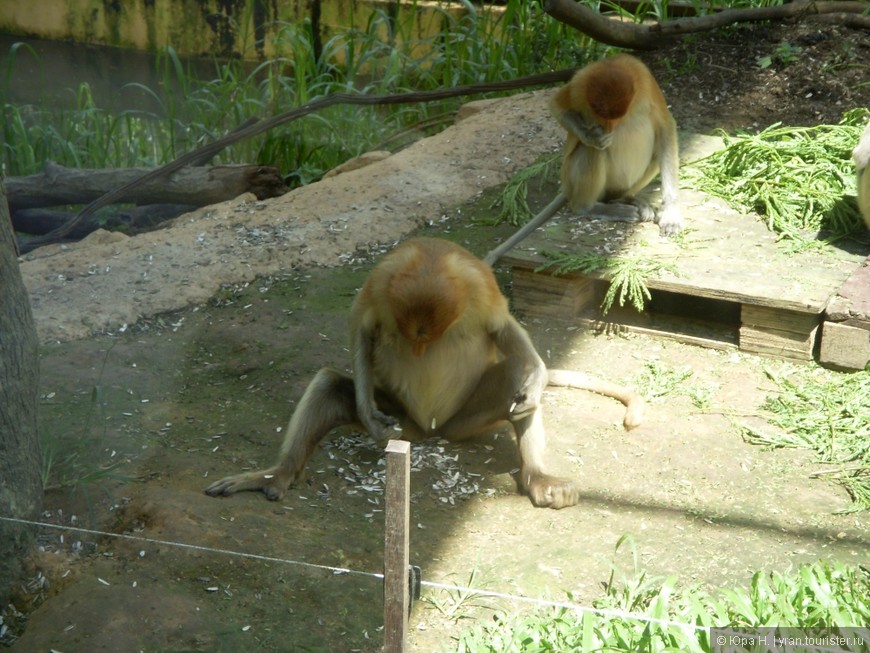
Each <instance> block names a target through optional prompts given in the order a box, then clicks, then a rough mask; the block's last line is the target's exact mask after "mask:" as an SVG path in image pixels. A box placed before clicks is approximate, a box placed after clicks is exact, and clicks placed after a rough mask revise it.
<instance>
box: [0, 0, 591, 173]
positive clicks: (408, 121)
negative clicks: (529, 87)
mask: <svg viewBox="0 0 870 653" xmlns="http://www.w3.org/2000/svg"><path fill="white" fill-rule="evenodd" d="M466 9H467V11H466V13H465V14H464V15H463V16H462V17H461V18H456V17H454V16H452V15H451V14H449V13H447V12H446V11H445V12H443V17H442V23H443V26H444V27H443V31H442V32H441V33H439V34H437V35H435V36H433V37H432V38H431V39H430V40H429V41H428V42H427V43H424V44H423V45H425V46H426V47H425V48H423V49H422V50H421V49H419V48H417V47H416V46H417V45H419V43H413V42H412V38H411V35H410V33H408V34H403V33H401V30H402V29H408V28H409V25H407V26H405V27H403V25H402V24H399V25H398V26H397V27H396V30H399V31H398V33H396V31H393V35H394V36H393V38H389V37H386V36H384V35H385V34H389V33H390V30H389V29H386V28H385V25H386V24H387V22H388V20H389V19H388V16H387V15H386V13H385V12H382V11H379V12H375V13H373V14H372V15H371V16H370V18H369V20H368V21H367V22H366V23H365V24H364V25H360V26H352V27H351V28H350V29H348V30H347V31H346V32H345V33H344V34H342V35H340V36H336V37H335V38H332V39H330V40H328V41H327V42H326V43H324V44H323V47H322V51H321V52H319V53H318V52H316V51H315V47H314V43H313V39H312V37H311V30H310V26H309V25H307V24H301V25H284V26H283V27H282V29H281V30H280V31H279V34H278V36H277V40H278V44H277V47H278V50H279V51H281V52H284V53H287V54H286V56H284V57H279V58H276V59H273V60H270V61H266V62H264V63H262V64H260V65H258V66H256V67H253V68H252V67H251V66H250V64H245V63H243V62H241V61H238V60H231V61H215V63H214V75H213V77H212V78H211V79H199V78H196V77H194V76H193V74H192V73H191V72H190V67H189V66H188V64H187V63H186V62H185V61H183V60H182V59H181V58H180V57H179V56H178V55H177V53H176V52H175V51H174V50H172V49H171V48H168V49H166V50H165V51H164V52H162V53H161V54H160V56H159V57H158V58H157V62H156V64H155V65H156V67H157V70H158V73H159V76H160V78H161V80H162V81H161V83H160V84H159V87H158V88H147V87H143V86H141V85H136V84H133V85H131V87H133V88H135V90H137V91H139V92H144V93H145V94H146V95H148V96H150V97H151V98H152V99H153V100H155V102H156V105H157V106H158V107H159V110H157V111H155V112H153V113H149V112H142V111H125V112H123V113H121V114H113V113H111V112H110V111H107V110H106V109H104V108H103V107H101V106H99V105H98V103H97V102H96V101H95V100H94V98H93V96H92V94H91V91H90V88H88V87H87V85H81V86H80V87H78V88H73V89H69V92H70V93H71V94H73V95H74V100H75V101H74V103H73V108H71V109H66V110H60V109H57V108H56V107H55V106H53V105H50V104H49V103H47V102H46V103H41V104H36V105H12V104H9V103H5V102H4V103H2V104H0V108H2V113H3V126H2V131H0V172H2V173H3V174H5V175H9V176H17V175H26V174H33V173H35V172H38V171H39V170H40V169H41V167H42V165H43V163H44V162H45V161H46V160H48V159H51V160H53V161H56V162H58V163H60V164H62V165H67V166H73V167H93V168H106V167H127V166H134V165H148V166H150V165H159V164H163V163H166V162H168V161H171V160H173V159H175V158H177V157H178V156H180V155H181V154H183V153H185V152H188V151H191V150H193V149H194V148H196V147H197V146H199V145H202V144H204V143H206V142H210V141H213V140H215V139H216V138H217V137H218V136H220V135H222V134H225V133H226V132H228V131H230V130H232V129H233V128H235V127H236V126H238V125H239V124H241V123H243V122H245V121H246V120H248V119H249V118H251V117H255V116H256V117H261V118H262V117H268V116H271V115H275V114H278V113H282V112H284V111H286V110H288V109H291V108H293V107H298V106H302V105H304V104H306V103H308V102H310V101H312V100H315V99H318V98H322V97H324V96H327V95H330V94H334V93H360V94H366V95H374V94H389V93H402V92H408V91H417V90H430V89H435V88H444V87H452V86H456V85H461V84H472V83H481V82H487V81H498V80H505V79H512V78H515V77H520V76H523V75H529V74H533V73H536V72H543V71H548V70H554V69H559V68H571V67H574V66H578V65H582V64H583V63H585V62H586V61H589V60H590V59H593V58H597V57H599V56H600V55H601V53H602V52H604V51H605V49H604V48H602V47H600V46H597V45H595V44H594V43H593V42H591V41H590V40H589V39H587V38H585V37H582V36H580V35H579V34H578V33H577V32H575V31H573V30H570V29H569V28H567V27H565V26H563V25H561V24H559V23H558V22H556V21H554V20H552V19H551V18H549V17H548V16H546V15H545V14H543V12H542V11H541V9H540V6H539V5H538V4H537V3H536V2H522V1H520V0H510V2H508V4H507V6H506V7H505V10H504V11H503V12H488V11H481V10H479V9H478V8H476V7H475V5H472V4H471V3H466ZM24 47H25V46H22V45H20V44H18V45H16V46H14V47H13V48H12V50H11V51H10V53H9V57H8V59H7V62H8V65H7V69H6V70H5V73H3V76H2V77H0V96H5V95H6V93H4V90H5V88H6V87H7V86H8V84H9V80H10V78H11V73H12V71H13V70H14V66H15V62H16V59H17V58H18V57H19V56H21V54H22V52H21V51H22V48H24ZM421 51H422V52H425V54H419V52H421ZM32 54H33V53H32V52H31V55H32ZM33 56H35V55H33ZM337 61H345V62H346V63H345V64H343V65H342V66H338V65H337V64H336V62H337ZM462 101H465V99H459V98H457V99H454V100H448V101H444V102H439V103H430V104H414V105H403V106H389V107H375V108H370V107H365V108H362V107H357V106H337V107H331V108H330V109H327V110H325V111H323V112H320V113H317V114H312V115H309V116H306V117H305V118H303V119H300V120H298V121H295V122H293V123H289V124H287V125H284V126H281V127H278V128H276V129H273V130H271V131H270V132H268V133H266V134H264V135H262V136H260V137H258V138H253V139H250V140H247V141H244V142H241V143H238V144H237V145H234V146H232V147H230V148H228V149H227V150H225V151H223V152H222V153H221V154H220V155H219V156H218V157H217V158H216V160H215V162H216V163H228V162H234V163H257V164H266V165H274V166H277V167H278V168H279V169H280V170H281V172H282V174H284V175H285V176H286V177H287V178H288V180H289V181H290V183H291V184H303V183H307V182H309V181H312V180H315V179H317V178H319V176H320V175H321V174H322V173H323V172H324V171H325V170H328V169H329V168H332V167H334V166H335V165H337V164H338V163H341V162H342V161H345V160H347V159H348V158H350V157H353V156H355V155H357V154H359V153H360V152H363V151H366V150H369V149H373V148H377V147H379V146H380V144H381V143H384V142H389V143H391V146H393V147H395V146H396V144H395V141H394V137H395V136H396V135H397V134H408V133H409V132H412V133H414V134H416V136H417V137H419V136H420V135H425V134H428V133H431V132H432V130H433V129H438V128H441V127H442V126H443V125H444V124H445V122H446V120H449V119H450V117H451V112H452V111H454V110H455V109H456V108H457V107H458V106H459V104H460V103H461V102H462Z"/></svg>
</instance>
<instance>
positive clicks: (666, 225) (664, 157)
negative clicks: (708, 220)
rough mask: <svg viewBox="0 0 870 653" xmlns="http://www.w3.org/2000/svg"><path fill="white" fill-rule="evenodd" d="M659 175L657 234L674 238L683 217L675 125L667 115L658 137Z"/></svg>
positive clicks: (681, 225) (681, 226) (679, 228)
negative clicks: (659, 191) (659, 200)
mask: <svg viewBox="0 0 870 653" xmlns="http://www.w3.org/2000/svg"><path fill="white" fill-rule="evenodd" d="M658 141H659V142H658V149H659V151H658V157H659V175H660V176H661V180H662V207H661V209H659V213H658V220H657V222H658V225H659V232H660V233H661V235H662V236H674V235H676V234H678V233H679V232H680V230H681V229H682V228H683V215H682V212H681V211H680V205H679V199H678V195H679V186H680V181H679V172H678V171H679V168H680V154H679V144H678V142H677V124H676V123H675V122H674V119H673V118H672V117H671V116H670V114H667V116H666V119H664V124H663V126H662V127H660V133H659V136H658Z"/></svg>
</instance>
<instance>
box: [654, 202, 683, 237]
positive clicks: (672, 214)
mask: <svg viewBox="0 0 870 653" xmlns="http://www.w3.org/2000/svg"><path fill="white" fill-rule="evenodd" d="M656 221H657V222H658V225H659V233H660V234H661V235H662V236H664V237H666V238H670V237H671V236H676V235H677V234H678V233H680V230H682V228H683V216H682V213H681V212H680V207H678V206H668V207H664V206H663V207H662V208H661V210H660V211H659V213H658V217H657V219H656Z"/></svg>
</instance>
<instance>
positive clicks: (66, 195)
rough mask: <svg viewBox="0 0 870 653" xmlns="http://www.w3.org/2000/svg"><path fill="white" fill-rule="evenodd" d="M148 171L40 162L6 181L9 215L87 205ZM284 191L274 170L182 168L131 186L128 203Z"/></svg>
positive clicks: (196, 201) (204, 200) (212, 200)
mask: <svg viewBox="0 0 870 653" xmlns="http://www.w3.org/2000/svg"><path fill="white" fill-rule="evenodd" d="M153 170H154V168H118V169H77V168H67V167H64V166H61V165H58V164H56V163H54V162H51V161H49V162H46V164H45V168H44V170H43V171H42V172H41V173H39V174H36V175H28V176H26V177H9V178H8V179H7V180H6V192H7V197H8V201H9V208H10V210H11V211H13V212H14V211H18V210H19V209H32V208H41V207H47V206H62V205H69V204H87V203H89V202H92V201H94V200H95V199H97V198H98V197H100V196H102V195H104V194H105V193H107V192H109V191H111V190H114V189H115V188H119V187H121V186H124V185H125V184H128V183H130V182H132V181H135V180H136V179H138V178H140V177H142V176H143V175H146V174H148V173H149V172H152V171H153ZM287 190H288V188H287V186H286V185H285V184H284V181H283V179H282V178H281V175H280V173H279V171H278V169H277V168H275V167H273V166H260V165H225V166H209V167H186V168H182V169H181V170H178V171H176V172H174V173H172V174H170V175H169V176H168V177H164V178H162V179H160V180H157V181H153V182H148V183H144V184H142V185H140V186H136V187H135V188H131V189H130V191H129V193H128V194H127V195H125V197H124V200H123V201H124V202H128V203H131V204H189V205H194V206H207V205H209V204H217V203H218V202H224V201H226V200H230V199H233V198H234V197H238V196H239V195H241V194H242V193H253V194H254V195H256V196H257V198H258V199H265V198H267V197H277V196H279V195H283V194H284V193H286V192H287Z"/></svg>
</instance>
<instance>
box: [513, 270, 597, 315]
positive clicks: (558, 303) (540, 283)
mask: <svg viewBox="0 0 870 653" xmlns="http://www.w3.org/2000/svg"><path fill="white" fill-rule="evenodd" d="M601 286H605V289H604V290H602V289H601ZM605 291H606V282H602V281H596V280H593V279H589V278H586V277H580V276H577V275H567V276H563V277H557V276H553V275H551V274H546V273H535V272H532V271H529V270H523V269H521V268H515V269H514V271H513V283H512V293H511V294H512V296H513V300H514V304H515V305H516V306H517V307H521V310H523V311H524V312H527V313H529V314H533V315H534V316H535V317H542V318H556V319H560V320H569V321H570V320H573V319H574V318H576V317H578V316H579V315H580V314H581V313H583V312H584V311H586V310H588V309H590V308H597V306H598V305H599V304H600V303H601V300H602V299H603V297H604V292H605Z"/></svg>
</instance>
